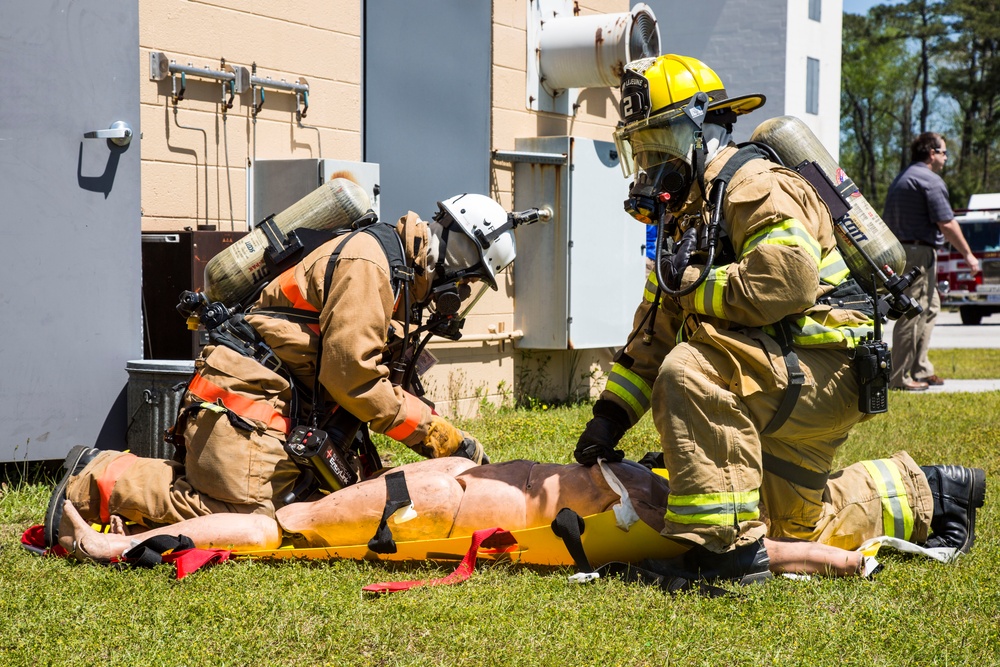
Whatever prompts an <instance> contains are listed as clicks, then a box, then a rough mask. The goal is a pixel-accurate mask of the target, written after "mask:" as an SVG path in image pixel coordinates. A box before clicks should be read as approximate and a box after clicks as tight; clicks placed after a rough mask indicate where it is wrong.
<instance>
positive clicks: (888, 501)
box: [862, 459, 913, 540]
mask: <svg viewBox="0 0 1000 667" xmlns="http://www.w3.org/2000/svg"><path fill="white" fill-rule="evenodd" d="M862 463H863V464H864V466H865V469H866V470H867V471H868V474H869V475H871V476H872V480H874V482H875V488H876V489H878V494H879V496H881V499H882V530H883V531H884V532H885V534H886V535H888V536H889V537H896V538H899V539H901V540H909V539H910V536H911V535H912V534H913V510H912V509H911V508H910V502H909V500H908V499H907V498H906V487H905V486H903V477H902V476H901V475H900V474H899V468H897V467H896V464H895V463H893V462H892V460H891V459H878V460H875V461H862Z"/></svg>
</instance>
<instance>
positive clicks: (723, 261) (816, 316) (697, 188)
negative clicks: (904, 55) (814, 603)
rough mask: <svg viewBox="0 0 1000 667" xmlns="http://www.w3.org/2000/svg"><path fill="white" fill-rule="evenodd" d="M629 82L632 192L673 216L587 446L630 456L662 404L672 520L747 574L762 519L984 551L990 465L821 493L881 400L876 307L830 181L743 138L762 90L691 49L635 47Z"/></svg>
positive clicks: (757, 563) (880, 467)
mask: <svg viewBox="0 0 1000 667" xmlns="http://www.w3.org/2000/svg"><path fill="white" fill-rule="evenodd" d="M621 94H622V97H621V112H622V123H621V124H620V125H619V128H618V130H617V131H616V133H615V138H616V142H617V144H618V147H619V152H620V154H621V155H622V165H623V168H624V169H625V170H626V172H627V174H628V175H630V176H632V177H633V178H634V181H633V183H632V185H631V187H630V191H629V198H628V200H627V201H626V209H627V210H628V211H629V212H630V213H631V214H632V215H633V217H635V218H637V219H639V220H640V221H642V222H644V223H646V224H656V225H658V226H659V228H660V234H659V235H660V237H661V241H660V243H659V249H660V251H661V252H660V256H659V257H658V258H657V260H656V262H657V267H656V270H654V271H653V272H651V273H650V275H649V279H648V282H647V285H646V290H645V302H644V303H643V304H642V305H640V307H639V308H638V310H637V312H636V317H635V329H634V331H633V334H632V337H631V338H630V340H629V342H628V343H627V345H626V346H625V347H624V348H623V349H622V351H621V352H620V353H619V354H618V355H617V357H616V358H615V363H614V366H613V368H612V371H611V374H610V376H609V379H608V383H607V387H606V388H605V390H604V391H603V392H602V394H601V396H600V398H599V400H598V401H597V403H596V404H595V406H594V411H593V412H594V417H593V419H592V420H591V421H590V422H589V423H588V425H587V427H586V429H585V431H584V432H583V434H582V435H581V437H580V439H579V442H578V444H577V448H576V451H575V458H576V460H577V461H578V462H580V463H583V464H585V465H589V464H593V463H594V462H596V461H597V460H598V459H602V458H603V459H607V460H611V461H617V460H621V459H622V457H623V453H622V452H621V451H620V450H618V449H615V447H616V445H617V443H618V441H619V440H620V439H621V437H622V435H623V434H624V433H625V431H626V430H628V429H629V428H630V427H631V426H632V425H633V424H635V423H636V422H637V421H638V420H639V418H640V417H642V415H643V414H645V412H647V411H649V410H651V411H652V417H653V420H654V423H655V425H656V428H657V431H658V432H659V434H660V438H661V445H662V449H663V458H664V463H665V467H666V468H667V470H668V471H669V474H670V486H671V494H670V497H669V499H668V501H667V507H666V524H665V527H664V529H663V532H664V534H666V535H670V536H673V537H675V538H676V539H678V540H680V541H682V542H685V543H687V544H690V545H692V546H693V548H692V549H691V550H690V551H689V552H688V553H689V554H690V558H691V562H692V563H693V564H697V563H699V562H711V563H713V564H714V565H715V566H718V565H719V563H720V561H721V562H723V563H728V568H729V569H728V571H732V572H740V573H742V574H741V576H745V577H746V578H747V579H751V580H752V579H753V578H754V577H756V576H760V575H762V574H764V573H766V570H767V564H766V562H767V556H766V552H765V549H764V547H763V542H762V538H763V537H764V536H765V534H768V535H769V536H770V537H777V538H798V539H805V540H812V541H821V542H827V543H833V544H838V540H837V539H836V537H835V536H837V535H850V534H853V533H862V532H866V531H868V530H871V529H872V528H873V527H874V528H875V529H876V530H877V529H881V530H882V531H883V532H884V533H885V534H888V535H890V536H894V537H898V538H901V539H905V540H910V541H913V542H917V543H925V542H926V543H927V544H930V545H932V546H954V547H956V548H959V549H960V550H968V548H969V546H971V541H972V537H973V535H972V531H973V525H972V524H973V521H974V516H975V507H976V506H980V505H981V504H982V502H983V494H984V490H985V477H984V473H983V471H982V470H979V469H969V468H960V467H952V466H950V467H934V468H928V469H925V470H922V469H921V468H919V467H918V466H917V465H916V464H915V463H914V462H913V460H912V459H911V458H910V457H909V456H908V455H906V454H905V452H903V453H900V454H897V455H896V456H894V457H892V458H891V459H884V460H881V461H876V462H873V463H872V465H870V466H867V467H866V468H865V470H866V471H867V473H868V474H867V475H860V476H859V475H853V476H851V477H850V479H851V480H855V481H857V483H860V484H864V485H866V486H865V488H864V489H849V491H852V492H856V493H861V492H862V491H864V492H869V493H870V494H871V496H872V497H882V498H883V506H884V507H885V516H884V517H881V520H880V521H876V522H872V521H871V520H870V517H858V516H854V515H853V514H852V513H851V512H850V511H839V510H838V509H837V507H836V506H834V505H832V504H831V503H830V500H831V499H830V498H829V497H828V495H827V496H825V495H824V494H830V493H831V487H830V484H831V483H828V479H829V477H830V474H831V471H832V466H833V459H834V454H835V453H836V450H837V448H838V447H839V446H840V445H841V444H842V443H843V442H844V441H845V440H846V439H847V436H848V433H849V432H850V430H851V428H852V427H853V426H854V425H855V424H857V423H858V422H860V421H861V420H862V419H864V418H866V414H864V413H863V412H861V411H860V409H859V380H858V377H857V376H856V372H855V370H854V369H853V368H852V357H853V355H854V352H855V349H856V348H857V346H858V345H859V344H860V343H861V342H862V341H863V340H865V339H866V338H867V337H868V335H869V333H870V332H872V330H873V320H872V316H873V312H874V309H873V306H872V302H871V300H870V299H868V298H866V295H865V294H864V292H863V291H862V290H861V289H860V288H859V287H858V285H857V283H856V282H855V281H854V280H853V279H852V278H851V276H850V272H849V270H848V268H847V266H846V265H845V263H844V261H843V259H842V257H841V255H840V253H839V251H838V250H837V244H836V239H835V237H834V229H833V221H832V219H831V216H830V212H829V209H828V208H827V206H826V204H825V203H824V202H823V201H822V200H821V199H820V197H819V195H818V194H817V192H816V190H815V189H814V188H813V187H812V186H811V185H810V184H809V183H808V182H807V181H806V180H805V179H804V178H802V177H801V176H799V174H798V173H797V172H795V171H793V170H792V169H788V168H785V167H783V166H780V165H779V164H777V163H776V162H773V161H771V160H770V159H768V158H770V157H771V155H770V153H768V152H767V150H766V147H749V148H745V149H738V147H737V146H736V145H734V144H733V143H732V141H731V132H732V127H733V123H734V122H735V121H736V120H737V117H738V116H740V115H742V114H745V113H748V112H750V111H753V110H754V109H756V108H758V107H759V106H761V105H762V104H763V103H764V97H763V96H762V95H747V96H741V97H730V96H729V95H728V94H727V91H726V90H725V88H724V86H723V84H722V81H721V80H720V79H719V77H718V76H717V75H716V74H715V72H714V71H712V70H711V69H710V68H709V67H708V66H706V65H705V64H704V63H702V62H700V61H698V60H696V59H694V58H689V57H684V56H677V55H664V56H660V57H658V58H648V59H643V60H639V61H635V62H633V63H630V64H629V65H628V66H626V68H625V73H624V75H623V77H622V86H621ZM760 158H763V159H760ZM928 482H930V483H928ZM833 490H834V491H837V489H833ZM838 493H839V491H838ZM842 495H843V494H841V497H842ZM862 495H863V494H862ZM833 500H834V501H837V500H838V498H834V499H833ZM762 504H763V505H764V506H766V508H767V513H768V517H769V524H768V526H765V523H764V522H763V521H762V518H761V505H762ZM862 524H863V525H862ZM872 536H874V535H872ZM929 536H931V537H930V541H928V537H929Z"/></svg>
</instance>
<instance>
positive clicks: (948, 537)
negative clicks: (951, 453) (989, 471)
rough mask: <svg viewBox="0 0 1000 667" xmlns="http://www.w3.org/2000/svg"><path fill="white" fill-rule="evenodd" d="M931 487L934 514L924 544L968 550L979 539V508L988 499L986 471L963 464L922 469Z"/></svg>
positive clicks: (965, 551) (962, 550)
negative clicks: (977, 532)
mask: <svg viewBox="0 0 1000 667" xmlns="http://www.w3.org/2000/svg"><path fill="white" fill-rule="evenodd" d="M920 469H921V470H923V472H924V475H926V477H927V483H928V484H930V486H931V495H932V496H933V497H934V516H933V517H931V537H930V539H928V540H927V542H925V543H924V546H925V547H954V548H955V549H958V550H959V551H960V552H962V553H969V550H970V549H972V543H973V542H974V541H975V540H976V509H978V508H980V507H982V506H983V501H984V500H985V499H986V472H985V471H984V470H982V469H981V468H963V467H962V466H924V467H921V468H920Z"/></svg>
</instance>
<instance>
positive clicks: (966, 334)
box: [885, 311, 1000, 393]
mask: <svg viewBox="0 0 1000 667" xmlns="http://www.w3.org/2000/svg"><path fill="white" fill-rule="evenodd" d="M892 324H893V323H892V322H889V325H888V327H887V328H886V332H885V339H886V340H887V341H889V344H890V345H891V344H892ZM931 347H932V348H937V349H945V350H947V349H955V348H975V349H981V348H1000V314H998V315H991V316H989V317H984V318H983V322H982V324H978V325H976V326H968V325H964V324H962V320H961V318H959V316H958V312H957V311H956V312H942V313H941V314H940V315H938V321H937V324H936V325H935V326H934V333H933V335H932V336H931ZM935 370H936V369H935ZM940 375H942V376H943V377H947V373H946V372H942V373H940ZM955 391H1000V380H948V379H946V380H945V383H944V385H943V386H940V387H931V388H930V389H928V391H927V393H941V392H955Z"/></svg>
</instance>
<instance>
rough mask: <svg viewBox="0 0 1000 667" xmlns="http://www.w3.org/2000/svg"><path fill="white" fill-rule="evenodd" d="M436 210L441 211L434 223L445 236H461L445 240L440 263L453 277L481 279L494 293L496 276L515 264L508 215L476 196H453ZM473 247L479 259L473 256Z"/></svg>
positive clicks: (484, 197) (498, 207)
mask: <svg viewBox="0 0 1000 667" xmlns="http://www.w3.org/2000/svg"><path fill="white" fill-rule="evenodd" d="M438 208H440V210H441V211H440V212H439V213H438V215H436V216H435V218H434V219H435V220H436V221H437V222H438V223H440V224H441V226H442V227H443V228H444V230H445V234H449V235H450V233H452V232H456V231H460V232H461V233H462V235H463V236H461V237H456V238H447V237H445V239H444V240H445V249H444V253H445V257H444V258H443V259H444V265H445V268H446V270H447V271H448V273H449V274H450V275H452V276H455V277H463V276H469V277H479V278H482V279H483V280H485V281H486V283H487V284H489V286H490V287H492V288H493V289H494V290H496V289H497V279H496V275H497V274H498V273H500V272H501V271H503V270H504V269H505V268H507V266H508V265H509V264H510V263H511V262H513V261H514V256H515V254H516V248H515V245H514V230H513V228H512V227H511V226H509V225H507V221H508V216H507V211H505V210H504V209H503V207H502V206H500V204H498V203H496V202H495V201H493V200H492V199H490V198H489V197H486V196H484V195H476V194H462V195H456V196H454V197H452V198H450V199H446V200H444V201H442V202H438ZM468 241H472V243H471V244H469V243H468ZM473 247H474V248H475V252H476V254H477V255H478V257H476V256H473V254H472V253H473ZM462 255H468V257H462ZM463 265H464V266H463ZM455 269H458V271H455Z"/></svg>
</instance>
